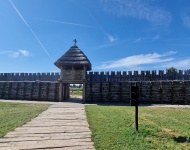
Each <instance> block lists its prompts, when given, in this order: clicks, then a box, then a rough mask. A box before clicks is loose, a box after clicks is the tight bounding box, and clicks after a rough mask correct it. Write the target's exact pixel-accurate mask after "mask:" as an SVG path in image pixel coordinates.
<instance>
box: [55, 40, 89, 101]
mask: <svg viewBox="0 0 190 150" xmlns="http://www.w3.org/2000/svg"><path fill="white" fill-rule="evenodd" d="M76 42H77V41H76V39H75V40H74V45H73V46H71V47H70V49H69V50H68V51H67V52H66V53H65V54H64V55H63V56H61V57H60V58H59V59H58V60H57V61H56V62H55V63H54V65H55V66H57V67H58V68H59V69H61V73H60V79H59V80H58V81H59V83H60V87H59V89H60V90H59V101H65V100H67V99H68V98H69V93H70V92H69V85H70V84H83V87H85V86H84V85H85V83H86V71H89V70H91V69H92V65H91V63H90V61H89V59H88V58H87V57H86V55H85V54H84V53H83V52H82V51H81V50H80V49H79V48H78V46H76ZM84 91H85V90H83V100H84V98H85V93H84Z"/></svg>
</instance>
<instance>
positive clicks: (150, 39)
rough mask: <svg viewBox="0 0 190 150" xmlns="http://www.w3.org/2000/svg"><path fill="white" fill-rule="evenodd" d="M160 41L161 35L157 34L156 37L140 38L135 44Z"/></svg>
mask: <svg viewBox="0 0 190 150" xmlns="http://www.w3.org/2000/svg"><path fill="white" fill-rule="evenodd" d="M159 39H160V35H159V34H156V35H154V36H149V37H148V36H147V37H139V38H137V39H136V40H135V41H134V42H136V43H139V42H142V41H152V42H154V41H157V40H159Z"/></svg>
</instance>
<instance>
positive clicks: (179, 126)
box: [85, 105, 190, 150]
mask: <svg viewBox="0 0 190 150" xmlns="http://www.w3.org/2000/svg"><path fill="white" fill-rule="evenodd" d="M85 109H86V114H87V118H88V122H89V125H90V129H91V131H92V140H93V142H94V144H95V147H96V149H97V150H149V149H157V150H158V149H159V150H190V109H188V108H184V109H179V108H158V107H157V108H156V107H154V108H153V107H139V133H137V132H136V131H135V123H134V114H135V108H134V107H129V106H128V107H127V106H96V105H87V106H86V108H85Z"/></svg>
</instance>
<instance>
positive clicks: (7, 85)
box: [0, 40, 190, 104]
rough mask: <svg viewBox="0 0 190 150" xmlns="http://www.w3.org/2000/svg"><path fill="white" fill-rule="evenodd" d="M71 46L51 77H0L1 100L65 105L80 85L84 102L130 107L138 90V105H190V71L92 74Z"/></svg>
mask: <svg viewBox="0 0 190 150" xmlns="http://www.w3.org/2000/svg"><path fill="white" fill-rule="evenodd" d="M73 42H74V45H73V46H71V47H70V49H69V50H67V51H66V52H65V54H64V55H62V56H61V57H60V58H59V59H58V60H57V61H56V62H55V63H54V65H55V66H56V67H58V68H59V69H60V72H56V73H55V72H54V73H0V99H14V100H37V101H59V102H63V101H66V100H67V99H68V98H69V97H70V87H69V85H70V84H83V95H82V99H83V102H90V103H100V102H109V103H115V102H117V103H129V102H130V87H131V86H133V85H136V86H138V89H139V92H138V96H139V102H140V103H148V104H154V103H161V104H165V103H166V104H190V70H178V71H177V70H166V71H164V70H160V71H155V70H152V71H140V72H139V71H133V72H132V71H122V72H121V71H117V72H116V71H111V72H91V69H92V65H91V63H90V61H89V59H88V58H87V56H86V55H85V54H84V53H83V52H82V51H81V50H80V49H79V48H78V46H76V42H77V41H76V40H74V41H73Z"/></svg>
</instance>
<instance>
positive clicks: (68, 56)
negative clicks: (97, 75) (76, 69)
mask: <svg viewBox="0 0 190 150" xmlns="http://www.w3.org/2000/svg"><path fill="white" fill-rule="evenodd" d="M54 65H55V66H57V67H58V68H60V69H61V66H69V65H70V66H71V65H72V66H76V65H82V66H86V70H87V71H88V70H91V69H92V66H91V63H90V61H89V60H88V58H87V57H86V55H85V54H84V53H83V52H82V51H81V50H80V49H79V48H78V47H77V46H76V43H75V45H74V46H72V47H71V48H70V49H69V50H68V51H67V52H66V53H65V54H64V55H63V56H61V57H60V58H59V59H58V60H57V61H56V62H55V63H54Z"/></svg>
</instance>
